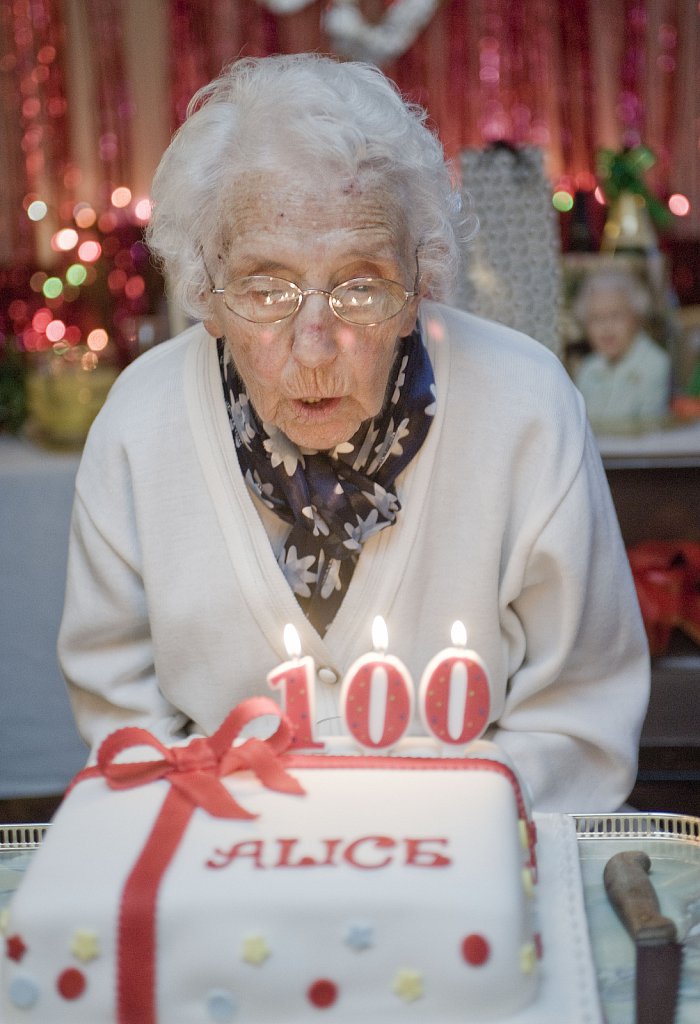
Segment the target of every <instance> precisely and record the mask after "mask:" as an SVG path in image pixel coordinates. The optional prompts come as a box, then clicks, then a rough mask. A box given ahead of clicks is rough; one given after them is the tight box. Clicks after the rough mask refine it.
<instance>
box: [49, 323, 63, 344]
mask: <svg viewBox="0 0 700 1024" xmlns="http://www.w3.org/2000/svg"><path fill="white" fill-rule="evenodd" d="M45 333H46V337H47V338H48V339H49V341H61V339H62V338H63V336H64V334H65V333H66V325H65V324H64V322H63V320H51V322H50V323H48V324H47V325H46V331H45Z"/></svg>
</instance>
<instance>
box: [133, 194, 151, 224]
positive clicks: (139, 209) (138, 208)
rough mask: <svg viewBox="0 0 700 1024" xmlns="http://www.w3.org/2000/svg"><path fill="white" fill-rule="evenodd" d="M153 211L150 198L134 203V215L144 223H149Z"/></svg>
mask: <svg viewBox="0 0 700 1024" xmlns="http://www.w3.org/2000/svg"><path fill="white" fill-rule="evenodd" d="M152 212H153V206H152V204H151V200H150V199H139V200H138V201H137V202H136V203H135V205H134V216H135V217H136V219H137V220H139V221H141V223H142V224H145V223H147V221H149V220H150V219H151V213H152Z"/></svg>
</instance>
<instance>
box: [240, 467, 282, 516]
mask: <svg viewBox="0 0 700 1024" xmlns="http://www.w3.org/2000/svg"><path fill="white" fill-rule="evenodd" d="M245 482H246V483H247V484H248V487H250V489H251V491H252V492H253V494H257V496H258V497H259V498H260V500H261V501H262V503H263V505H267V507H268V508H274V507H275V505H274V502H272V501H270V498H271V497H272V495H273V494H274V493H275V489H274V487H273V486H272V484H265V483H263V482H262V480H261V479H260V474H259V473H258V471H257V469H254V470H253V472H252V473H251V472H250V470H249V469H247V470H246V473H245Z"/></svg>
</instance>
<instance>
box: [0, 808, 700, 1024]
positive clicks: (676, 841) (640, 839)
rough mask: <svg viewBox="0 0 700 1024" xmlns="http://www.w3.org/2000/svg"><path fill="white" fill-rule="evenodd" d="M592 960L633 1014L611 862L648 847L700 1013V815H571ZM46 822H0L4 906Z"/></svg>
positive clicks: (624, 1010) (609, 995)
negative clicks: (608, 882)
mask: <svg viewBox="0 0 700 1024" xmlns="http://www.w3.org/2000/svg"><path fill="white" fill-rule="evenodd" d="M571 817H572V818H573V820H574V824H575V827H576V837H577V839H578V840H579V861H580V864H581V877H582V882H583V896H584V902H585V907H586V917H587V919H588V929H589V934H590V939H591V948H592V952H593V960H594V962H595V966H596V973H597V977H598V988H599V991H600V998H601V1002H602V1004H603V1009H604V1012H605V1019H606V1022H607V1024H632V1021H633V1019H634V994H633V982H634V957H635V954H634V946H633V944H632V942H631V940H630V939H629V938H628V936H627V934H626V932H625V930H624V928H623V927H622V925H621V924H620V922H619V921H618V919H617V917H616V916H615V913H614V911H613V910H612V908H611V907H610V904H609V903H608V899H607V896H606V894H605V889H604V887H603V877H602V876H603V868H604V866H605V863H606V861H607V860H608V859H609V858H610V857H612V855H613V854H614V853H617V852H618V851H620V850H629V849H641V850H645V851H646V852H647V853H648V854H649V857H650V858H651V862H652V869H651V875H652V879H653V881H654V885H655V887H656V891H657V893H658V896H659V902H660V904H661V910H662V912H663V913H664V914H666V915H667V916H668V917H672V918H673V920H674V921H675V922H676V924H677V926H678V933H679V937H680V939H681V940H682V941H683V944H684V949H685V955H684V961H683V971H682V980H681V998H680V1003H679V1007H678V1013H677V1015H676V1022H675V1024H697V1022H698V1021H699V1020H700V818H695V817H691V816H689V815H684V814H637V813H630V814H573V815H571ZM48 828H50V826H49V825H45V824H29V825H0V912H2V909H3V907H5V906H6V905H7V904H8V903H9V900H10V897H11V896H12V893H13V892H14V890H15V889H16V888H17V886H18V885H19V883H20V881H21V878H22V875H23V873H24V871H25V870H26V868H27V865H28V864H29V861H30V860H31V856H32V853H33V851H34V850H36V849H37V848H38V847H39V846H41V843H42V840H43V838H44V834H45V833H46V830H47V829H48Z"/></svg>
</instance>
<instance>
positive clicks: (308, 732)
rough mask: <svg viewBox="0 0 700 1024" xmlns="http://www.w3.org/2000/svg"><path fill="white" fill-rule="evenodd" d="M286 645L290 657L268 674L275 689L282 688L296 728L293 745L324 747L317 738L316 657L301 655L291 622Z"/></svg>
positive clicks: (312, 748) (286, 713)
mask: <svg viewBox="0 0 700 1024" xmlns="http://www.w3.org/2000/svg"><path fill="white" fill-rule="evenodd" d="M284 645H285V647H286V648H287V654H288V655H289V657H290V660H289V661H284V662H282V664H281V665H278V666H277V668H275V669H273V670H272V672H270V673H269V675H268V677H267V682H268V685H269V686H270V687H271V688H272V689H273V690H280V691H281V697H282V707H283V709H284V713H285V715H286V716H287V718H288V719H289V721H290V723H291V725H292V727H293V729H294V738H293V739H292V747H295V748H296V749H304V750H322V749H323V743H317V742H316V741H315V739H314V721H315V718H316V670H315V667H314V662H313V658H310V657H309V656H308V655H306V656H305V657H303V658H302V657H301V640H300V639H299V634H298V633H297V631H296V629H295V628H294V626H293V625H292V624H291V623H287V625H286V626H285V627H284Z"/></svg>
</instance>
